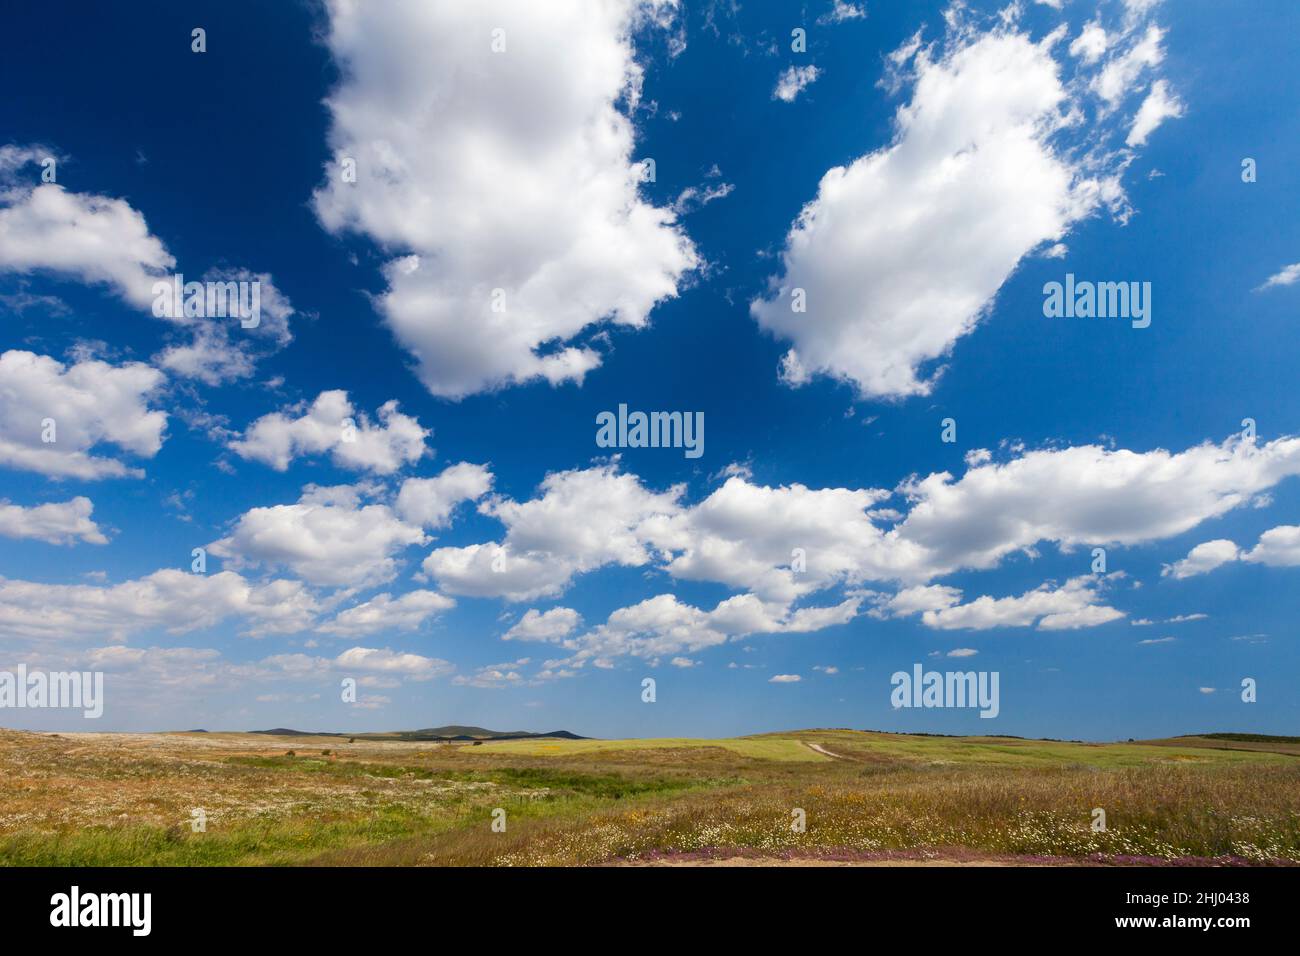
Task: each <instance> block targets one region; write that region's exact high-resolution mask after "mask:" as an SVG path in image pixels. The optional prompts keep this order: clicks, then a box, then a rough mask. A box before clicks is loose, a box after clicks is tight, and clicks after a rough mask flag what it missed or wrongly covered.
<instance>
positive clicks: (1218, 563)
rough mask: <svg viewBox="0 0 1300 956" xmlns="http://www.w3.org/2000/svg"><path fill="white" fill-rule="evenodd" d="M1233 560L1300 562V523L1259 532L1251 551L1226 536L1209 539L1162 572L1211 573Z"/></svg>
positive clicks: (1277, 563)
mask: <svg viewBox="0 0 1300 956" xmlns="http://www.w3.org/2000/svg"><path fill="white" fill-rule="evenodd" d="M1233 561H1250V562H1252V563H1255V564H1267V565H1269V566H1271V567H1279V568H1287V567H1296V566H1297V565H1300V525H1288V524H1282V525H1278V526H1277V527H1276V528H1270V529H1269V530H1268V531H1265V532H1264V533H1263V534H1261V535H1260V536H1259V541H1258V542H1256V544H1255V547H1254V548H1252V549H1251V550H1249V551H1245V550H1243V549H1241V548H1238V547H1237V545H1236V544H1235V543H1233V542H1232V541H1228V540H1226V539H1224V538H1218V539H1216V540H1214V541H1206V542H1204V543H1203V544H1198V545H1197V546H1196V547H1194V548H1192V550H1191V551H1190V552H1188V554H1187V557H1185V558H1183V559H1182V560H1181V561H1175V562H1174V563H1173V564H1170V565H1166V566H1165V569H1164V571H1163V572H1162V574H1164V575H1167V576H1170V577H1173V578H1176V579H1181V578H1190V577H1194V576H1195V575H1198V574H1208V573H1209V572H1210V571H1213V570H1214V569H1215V568H1219V567H1222V566H1223V565H1225V564H1230V563H1232V562H1233ZM1200 616H1201V617H1204V615H1200Z"/></svg>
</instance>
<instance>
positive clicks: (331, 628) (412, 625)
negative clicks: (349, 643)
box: [318, 591, 456, 637]
mask: <svg viewBox="0 0 1300 956" xmlns="http://www.w3.org/2000/svg"><path fill="white" fill-rule="evenodd" d="M455 606H456V602H455V601H453V600H452V599H451V598H449V597H444V596H443V595H441V594H439V593H437V592H436V591H407V592H406V593H405V594H403V595H402V596H401V597H398V598H394V597H393V596H392V595H391V594H379V595H376V596H375V597H373V598H371V599H370V600H369V601H366V602H365V603H363V604H358V605H356V606H355V607H350V608H348V609H347V610H346V611H341V612H339V614H338V616H336V617H335V618H334V620H332V621H330V622H329V623H327V624H323V625H321V626H320V627H319V628H318V630H320V631H322V632H324V633H326V634H338V635H342V636H344V637H359V636H361V635H364V634H374V633H375V632H377V631H414V630H416V629H417V628H418V627H419V626H420V625H421V624H423V623H424V622H425V621H427V620H429V618H431V617H433V616H435V615H437V614H440V613H442V612H443V611H446V610H449V609H451V608H453V607H455Z"/></svg>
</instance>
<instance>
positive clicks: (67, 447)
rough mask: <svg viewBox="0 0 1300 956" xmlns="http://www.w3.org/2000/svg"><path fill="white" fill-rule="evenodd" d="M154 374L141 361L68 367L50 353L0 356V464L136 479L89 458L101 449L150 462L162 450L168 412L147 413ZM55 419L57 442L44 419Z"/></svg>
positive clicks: (122, 468)
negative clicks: (113, 448)
mask: <svg viewBox="0 0 1300 956" xmlns="http://www.w3.org/2000/svg"><path fill="white" fill-rule="evenodd" d="M162 383H163V375H162V373H161V372H159V371H158V370H157V369H154V368H150V367H149V366H148V365H144V364H141V363H139V362H127V363H125V364H123V365H110V364H108V363H107V362H102V361H98V360H93V359H86V360H83V361H80V362H77V363H75V364H73V365H68V366H65V365H64V364H63V363H61V362H58V361H56V360H55V359H52V358H50V357H49V356H47V355H36V354H34V353H32V352H23V351H17V350H13V351H9V352H5V353H4V354H3V355H0V464H4V465H7V466H9V467H11V468H20V469H23V470H26V471H36V472H40V473H41V474H43V475H48V476H50V477H53V478H64V477H71V478H82V479H86V480H94V479H99V478H109V477H121V476H124V475H134V476H139V475H140V474H141V472H140V471H138V470H136V469H132V468H129V467H128V466H126V465H124V464H123V463H122V462H120V461H118V460H117V459H115V458H107V457H102V456H97V455H95V454H93V451H94V450H95V449H96V448H98V447H100V446H103V445H116V446H117V447H118V448H119V449H121V450H122V451H126V452H130V453H132V454H135V455H138V456H140V457H142V458H152V457H153V456H154V455H156V454H157V453H158V449H159V448H160V447H162V442H163V429H164V428H165V427H166V424H167V416H166V414H165V413H163V412H161V411H158V410H155V409H151V408H149V400H150V398H151V397H152V395H153V393H154V392H155V391H156V390H157V389H158V388H159V387H160V386H161V385H162ZM47 420H48V421H52V422H53V428H54V432H53V435H54V440H53V441H48V442H47V441H45V440H44V438H45V437H47V436H48V434H49V432H48V430H47V425H46V422H47Z"/></svg>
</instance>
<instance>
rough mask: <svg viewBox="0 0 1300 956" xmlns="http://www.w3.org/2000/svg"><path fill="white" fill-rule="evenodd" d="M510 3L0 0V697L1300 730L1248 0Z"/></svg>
mask: <svg viewBox="0 0 1300 956" xmlns="http://www.w3.org/2000/svg"><path fill="white" fill-rule="evenodd" d="M532 6H533V5H531V4H516V3H510V2H489V3H482V4H475V5H473V6H472V8H471V7H463V8H461V7H458V6H457V5H450V4H416V3H411V4H393V5H389V6H388V7H386V8H385V11H384V12H383V13H382V14H380V13H376V12H374V11H371V10H368V11H367V12H366V14H365V15H362V16H359V17H358V16H356V15H355V14H354V13H352V12H351V11H350V5H349V4H345V3H326V4H322V5H316V4H306V3H299V4H277V5H272V6H270V7H266V6H265V5H254V4H215V3H213V4H202V3H200V4H193V5H186V8H185V9H183V10H182V9H177V8H176V7H175V6H174V5H168V4H149V3H142V4H133V5H131V6H130V7H129V8H121V9H113V10H111V11H109V10H107V9H100V8H94V9H86V8H84V7H83V6H81V5H75V6H74V5H68V7H67V9H66V10H62V11H61V10H59V9H58V7H59V5H58V4H55V6H54V7H53V8H51V7H49V6H48V5H47V6H46V7H43V8H42V9H41V10H40V11H37V10H35V9H34V8H28V9H26V10H18V11H14V12H12V13H11V14H10V21H11V24H10V25H11V28H10V29H9V30H6V31H5V36H4V38H3V39H0V43H2V44H3V47H4V56H3V57H0V64H2V65H0V78H2V79H3V82H4V86H5V89H6V91H7V95H6V96H5V97H4V98H3V101H0V328H2V329H3V333H2V334H3V341H0V356H2V357H0V405H2V406H3V408H2V409H0V411H3V416H2V418H0V421H2V422H3V424H0V499H3V500H4V501H5V502H6V503H7V504H6V506H5V507H4V508H3V509H0V577H2V578H3V580H2V581H0V650H3V651H4V654H3V658H4V659H3V660H0V668H9V669H13V668H15V667H16V666H17V665H18V664H19V663H26V664H27V665H28V666H29V667H33V668H47V669H51V670H64V669H70V668H77V669H85V670H102V671H103V672H104V673H105V675H106V678H105V679H106V685H107V700H106V703H105V713H104V716H103V717H102V718H100V719H99V720H98V721H97V722H95V726H94V728H93V729H102V730H118V729H120V730H154V729H167V728H172V729H174V728H184V727H208V728H222V729H251V728H258V727H267V726H275V725H279V726H294V727H306V728H313V729H317V728H319V729H336V730H349V729H354V730H378V729H394V728H409V727H422V726H432V725H437V724H443V723H449V722H458V723H477V724H481V725H485V726H490V727H494V728H501V729H515V728H531V729H538V730H549V729H556V728H561V727H563V728H567V729H570V730H573V731H575V732H578V733H583V734H590V735H596V736H658V735H692V736H712V735H721V734H735V733H749V732H758V731H764V730H776V729H784V728H792V727H803V726H846V727H867V728H875V729H886V730H898V731H925V732H932V733H1005V734H1018V735H1025V736H1053V737H1071V738H1085V739H1113V738H1126V737H1150V736H1158V735H1164V734H1174V733H1191V732H1196V731H1205V730H1243V731H1245V730H1251V731H1259V732H1272V733H1295V732H1296V727H1297V717H1298V716H1300V705H1298V702H1297V701H1298V698H1297V695H1296V693H1295V687H1296V681H1297V678H1298V677H1300V654H1298V653H1297V650H1296V646H1295V642H1294V637H1293V626H1292V623H1291V622H1292V621H1293V620H1294V619H1295V616H1296V612H1297V610H1298V609H1300V598H1298V597H1297V591H1296V588H1295V587H1294V582H1295V581H1296V579H1297V575H1298V574H1300V529H1297V528H1296V524H1297V523H1300V521H1298V519H1297V511H1298V510H1300V509H1298V508H1297V505H1300V482H1297V480H1296V477H1297V475H1300V438H1297V437H1296V436H1300V398H1298V397H1297V392H1296V389H1295V388H1294V381H1295V372H1294V370H1295V368H1296V359H1297V346H1296V344H1295V336H1294V335H1293V334H1291V332H1292V328H1293V323H1294V316H1295V311H1296V307H1297V302H1298V301H1300V300H1298V299H1297V297H1298V296H1300V281H1297V280H1300V268H1296V267H1294V266H1291V264H1292V263H1294V262H1296V260H1297V259H1300V253H1298V252H1297V249H1296V244H1295V236H1294V235H1293V232H1294V230H1293V229H1292V228H1291V227H1290V223H1289V218H1290V217H1289V215H1288V210H1292V209H1294V208H1296V207H1297V200H1298V199H1300V183H1298V182H1297V174H1296V171H1295V164H1294V163H1293V162H1290V159H1291V158H1292V157H1293V156H1294V155H1295V154H1296V148H1297V146H1298V145H1300V142H1298V140H1300V122H1297V120H1300V117H1298V116H1297V111H1300V89H1297V87H1298V86H1300V83H1298V81H1297V74H1296V71H1295V70H1294V69H1291V68H1290V67H1289V63H1290V62H1291V59H1292V56H1291V53H1292V51H1291V49H1290V47H1291V41H1290V38H1291V37H1293V36H1294V35H1295V33H1296V29H1297V26H1300V23H1297V19H1298V18H1300V14H1297V12H1296V11H1295V10H1294V9H1292V7H1291V5H1289V4H1283V3H1268V2H1255V3H1248V4H1241V5H1234V7H1233V9H1232V10H1231V11H1230V12H1225V10H1224V9H1223V8H1222V7H1221V6H1220V5H1217V4H1212V3H1209V2H1186V3H1179V4H1161V3H1159V2H1143V0H1127V2H1124V0H1114V2H1107V3H1100V4H1096V5H1094V4H1089V3H1084V2H1080V0H1063V2H1062V3H1060V4H1050V3H1031V2H1024V3H1021V4H1019V5H1010V6H1008V5H1005V4H1001V5H983V4H978V3H971V4H968V5H967V6H966V7H964V8H957V7H952V6H950V5H949V4H947V3H908V4H901V3H896V4H886V3H881V2H876V3H870V2H868V3H866V4H849V3H844V2H839V3H833V2H831V0H825V2H822V0H815V2H814V0H810V2H808V3H806V4H803V5H801V6H796V5H793V4H786V3H758V2H754V3H748V2H740V3H727V2H714V3H683V4H680V5H675V4H672V3H670V2H657V3H637V2H633V0H609V2H606V3H603V4H599V5H588V6H585V7H583V6H582V5H576V4H575V5H566V4H557V5H555V7H554V9H548V11H547V12H546V14H545V15H542V14H539V13H537V12H536V11H532V10H531V8H532ZM580 8H581V9H580ZM530 11H531V12H530ZM27 20H30V22H25V21H27ZM54 23H57V24H58V28H57V29H52V28H51V26H50V25H51V24H54ZM195 27H201V28H203V29H204V30H205V31H206V35H205V41H206V50H205V52H202V53H198V52H194V51H193V50H192V39H191V31H192V30H193V29H194V28H195ZM496 29H500V30H503V31H504V32H503V33H502V34H501V35H500V37H501V39H502V40H503V42H504V49H501V50H500V51H499V52H498V51H494V50H493V49H492V46H493V43H494V39H495V35H494V34H493V31H494V30H496ZM796 29H803V30H805V31H806V48H805V49H803V50H802V51H797V50H794V49H792V44H793V43H794V39H793V38H792V31H794V30H796ZM791 70H794V71H796V72H794V73H792V74H790V75H789V76H787V77H786V83H785V88H784V92H785V94H786V96H787V98H786V99H783V98H781V97H780V96H778V95H777V92H778V90H781V89H782V86H781V83H782V78H783V76H785V75H786V74H787V71H791ZM797 80H802V81H804V85H802V87H801V88H798V89H796V87H798V86H799V83H798V82H796V81H797ZM647 158H651V159H653V160H654V179H653V181H642V182H638V181H637V180H638V179H641V178H643V177H642V175H641V174H640V170H641V169H642V166H641V163H642V161H643V160H645V159H647ZM1248 158H1249V159H1251V160H1253V161H1254V168H1255V176H1254V181H1251V182H1246V181H1244V180H1243V165H1242V164H1243V161H1244V160H1246V159H1248ZM46 159H54V160H55V163H54V167H53V168H54V169H55V180H54V182H47V181H43V180H42V171H43V169H45V168H47V167H46V165H43V162H44V160H46ZM345 160H354V161H355V167H354V168H355V169H356V177H355V181H354V182H353V181H348V180H347V179H346V178H345V177H344V174H343V170H344V167H345ZM801 211H803V219H802V226H799V225H797V222H798V221H800V220H799V217H800V215H801ZM1288 266H1291V269H1290V271H1288V268H1287V267H1288ZM176 273H183V274H184V276H185V278H186V280H187V281H193V280H201V281H203V280H211V281H220V280H229V279H233V280H239V279H243V280H245V281H250V282H251V281H257V282H258V283H260V285H259V288H260V290H261V304H262V312H261V324H260V325H259V327H258V328H257V329H254V330H246V329H243V328H242V327H241V326H240V324H239V323H238V321H237V320H231V319H229V318H220V317H211V316H199V317H191V318H167V317H161V318H160V317H157V316H156V315H155V314H154V312H153V310H152V309H151V300H152V298H153V293H152V284H153V282H155V281H158V280H159V279H167V280H170V277H171V276H173V275H174V274H176ZM1066 273H1072V274H1074V275H1075V276H1076V277H1078V278H1079V279H1080V280H1092V281H1097V282H1138V283H1150V288H1151V290H1152V291H1151V317H1152V321H1151V324H1150V326H1149V327H1147V328H1133V327H1132V325H1131V323H1130V321H1129V320H1128V319H1127V318H1122V317H1111V318H1092V319H1088V318H1047V317H1045V316H1044V314H1043V298H1044V295H1043V286H1044V284H1045V283H1048V282H1052V281H1058V282H1059V281H1063V280H1064V277H1065V275H1066ZM794 288H800V289H803V290H804V291H805V294H806V302H807V308H806V311H805V312H795V311H794V310H793V309H792V308H791V298H792V290H793V289H794ZM493 290H501V292H502V299H501V301H503V302H504V304H505V311H504V312H494V311H493V309H492V303H493V297H492V294H491V293H492V292H493ZM390 403H395V404H390ZM620 404H626V405H627V406H628V407H629V409H632V410H643V411H647V412H649V411H681V412H690V413H702V414H703V417H704V421H705V444H704V453H703V455H702V456H701V457H699V458H688V457H686V456H685V455H684V454H683V451H682V450H681V449H672V448H625V449H621V450H612V449H607V448H601V447H598V446H597V444H596V441H595V434H596V428H595V418H596V415H597V414H599V413H600V412H602V411H612V410H616V409H617V408H618V406H619V405H620ZM47 418H52V419H53V420H54V421H55V423H56V426H57V436H58V437H57V439H56V440H55V441H54V442H53V443H47V442H42V440H41V429H42V425H41V423H42V422H43V421H44V420H45V419H47ZM947 418H951V419H953V420H954V421H955V423H956V440H955V441H953V442H944V441H942V440H941V430H942V425H941V422H942V421H943V420H944V419H947ZM1247 418H1250V419H1253V420H1254V422H1255V428H1256V434H1255V435H1254V437H1253V438H1251V437H1243V436H1242V432H1243V424H1242V422H1243V419H1247ZM348 419H350V422H351V426H353V431H352V432H350V433H349V434H354V435H359V437H358V438H357V440H356V441H349V440H347V438H345V437H344V435H345V432H346V431H347V430H346V429H345V420H348ZM548 476H549V477H548ZM544 482H545V484H544ZM503 546H504V550H503V551H502V550H500V549H501V548H502V547H503ZM1095 547H1104V548H1105V550H1106V572H1105V573H1104V574H1100V573H1094V572H1093V569H1092V565H1093V558H1092V550H1093V548H1095ZM194 548H203V549H205V552H206V555H207V559H206V560H207V564H206V571H205V572H204V573H202V574H197V573H195V572H194V571H192V569H191V561H192V558H191V553H192V549H194ZM794 549H803V551H804V553H805V559H806V569H805V570H803V571H801V572H796V571H794V570H793V569H792V567H791V562H792V557H791V556H792V552H793V551H794ZM1194 549H1196V550H1194ZM498 554H499V555H501V556H502V559H503V560H502V561H499V562H497V565H498V568H500V570H494V568H493V558H494V556H497V555H498ZM1143 642H1146V643H1143ZM954 652H955V654H954ZM972 652H974V653H972ZM914 663H923V664H925V666H926V667H927V668H931V669H936V670H941V671H944V670H963V671H965V670H977V671H997V672H999V674H1000V675H1001V684H1000V687H1001V707H1000V714H999V716H998V718H997V719H995V720H981V719H980V718H979V717H978V716H977V714H976V713H975V712H974V711H973V710H969V709H957V708H952V709H906V710H894V709H892V708H891V705H890V691H891V686H890V675H891V674H893V673H894V672H895V671H898V670H908V671H910V669H911V667H912V665H913V664H914ZM646 677H652V678H654V679H655V681H656V682H657V688H656V690H657V700H656V702H655V703H653V704H647V703H644V702H643V701H642V699H641V698H642V680H643V679H644V678H646ZM345 678H353V679H355V680H357V681H358V682H359V684H360V688H359V694H360V699H359V701H358V702H357V703H356V704H353V703H346V702H344V701H342V700H341V695H340V682H341V681H342V680H343V679H345ZM776 678H780V679H776ZM794 678H798V679H797V680H795V679H794ZM1243 678H1253V679H1254V680H1255V681H1256V682H1257V684H1258V688H1259V690H1258V700H1257V701H1256V702H1254V703H1249V704H1248V703H1244V702H1243V701H1242V700H1241V694H1240V687H1241V681H1242V679H1243ZM774 679H776V680H774ZM0 722H2V723H3V724H5V725H6V726H19V727H31V728H38V729H71V730H75V729H85V728H86V727H87V723H88V722H86V721H84V720H82V719H81V718H80V716H79V715H78V714H76V713H73V712H68V711H58V710H43V711H33V710H14V711H10V712H9V713H5V714H0Z"/></svg>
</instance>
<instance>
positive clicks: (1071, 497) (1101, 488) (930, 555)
mask: <svg viewBox="0 0 1300 956" xmlns="http://www.w3.org/2000/svg"><path fill="white" fill-rule="evenodd" d="M1297 474H1300V438H1279V439H1276V440H1275V441H1272V442H1269V443H1267V444H1264V445H1259V444H1256V443H1255V442H1253V441H1243V440H1241V439H1240V438H1236V437H1234V438H1230V439H1228V440H1226V441H1224V442H1223V443H1222V444H1219V445H1215V444H1211V443H1208V442H1207V443H1205V444H1203V445H1197V446H1195V447H1193V448H1189V449H1187V450H1186V451H1183V452H1179V453H1176V454H1175V453H1171V452H1168V451H1165V450H1163V449H1157V450H1155V451H1149V452H1134V451H1128V450H1125V449H1118V450H1108V449H1105V448H1102V447H1100V446H1097V445H1081V446H1076V447H1073V448H1064V449H1059V450H1056V449H1053V450H1043V451H1033V452H1028V453H1025V454H1024V455H1022V456H1021V457H1018V458H1015V459H1012V460H1011V461H1008V462H1006V463H1004V464H998V463H993V462H989V463H987V464H984V465H981V466H979V467H976V468H971V469H969V470H968V471H967V472H966V474H965V475H964V476H962V478H961V479H960V480H957V481H953V480H952V476H951V475H949V474H947V473H939V474H933V475H930V476H929V477H927V478H925V479H921V480H918V481H915V482H910V483H908V484H907V485H906V486H905V492H906V494H907V495H908V497H909V498H911V499H912V501H913V507H912V509H911V511H910V512H909V513H908V515H907V518H906V519H905V520H904V521H903V522H902V523H901V524H899V525H898V526H897V527H896V528H895V532H896V535H897V537H898V538H900V539H902V540H903V541H905V542H908V543H911V544H912V545H914V546H916V547H918V548H919V551H918V553H917V555H915V556H913V557H914V558H915V559H916V564H915V565H914V568H913V570H912V573H911V574H910V575H908V576H913V577H929V576H934V575H938V574H943V573H947V572H949V571H953V570H956V569H958V568H975V569H983V568H991V567H994V566H995V565H996V564H997V563H998V562H999V561H1000V560H1001V559H1002V558H1003V557H1005V556H1006V555H1008V554H1011V553H1013V552H1016V551H1029V550H1030V549H1032V548H1033V546H1034V545H1035V544H1037V543H1039V542H1043V541H1051V542H1055V543H1057V544H1059V545H1061V546H1063V547H1066V548H1072V547H1076V546H1081V545H1107V544H1118V545H1135V544H1141V543H1144V542H1148V541H1156V540H1159V539H1162V538H1170V537H1173V536H1175V535H1179V534H1182V533H1184V532H1186V531H1188V530H1190V529H1191V528H1194V527H1196V526H1197V525H1198V524H1200V523H1201V522H1203V521H1206V520H1208V519H1210V518H1215V517H1218V516H1220V515H1222V514H1225V513H1227V512H1228V511H1230V510H1232V509H1233V508H1237V507H1239V506H1241V505H1243V504H1246V503H1248V502H1250V501H1252V500H1254V499H1255V498H1256V496H1258V495H1259V494H1261V493H1262V492H1264V491H1266V490H1267V489H1269V488H1271V487H1272V486H1273V485H1275V484H1276V483H1277V482H1279V481H1281V480H1282V479H1283V478H1286V477H1288V476H1292V475H1297Z"/></svg>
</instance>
